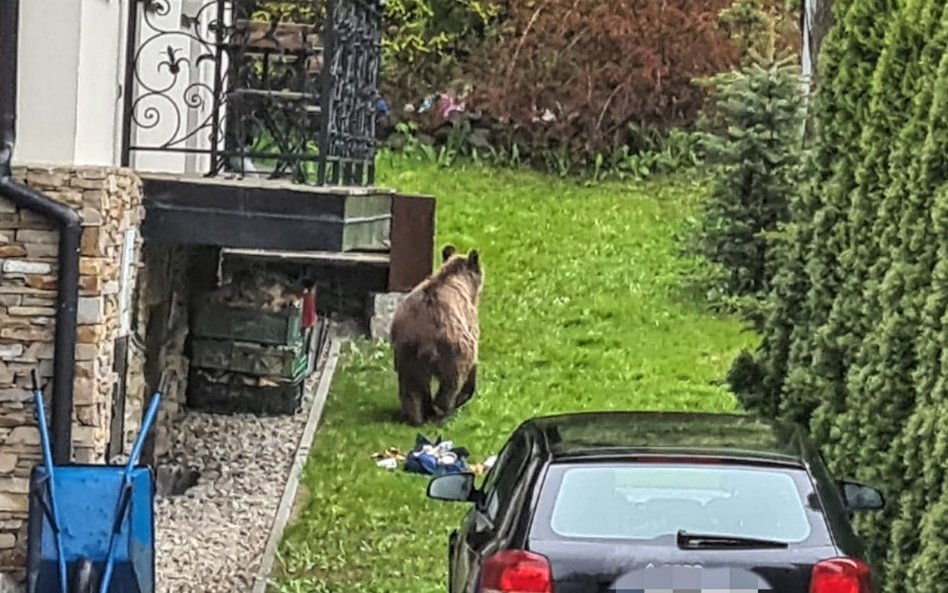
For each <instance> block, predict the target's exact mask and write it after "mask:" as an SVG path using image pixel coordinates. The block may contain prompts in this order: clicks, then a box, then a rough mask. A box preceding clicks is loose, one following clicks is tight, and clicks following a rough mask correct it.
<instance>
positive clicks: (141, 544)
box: [27, 465, 155, 593]
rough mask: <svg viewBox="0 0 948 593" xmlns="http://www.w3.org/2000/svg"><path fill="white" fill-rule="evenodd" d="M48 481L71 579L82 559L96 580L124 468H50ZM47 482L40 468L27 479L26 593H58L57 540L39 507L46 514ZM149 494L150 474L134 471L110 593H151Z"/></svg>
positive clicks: (140, 469) (141, 469)
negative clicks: (50, 478)
mask: <svg viewBox="0 0 948 593" xmlns="http://www.w3.org/2000/svg"><path fill="white" fill-rule="evenodd" d="M53 475H54V479H55V481H54V483H53V486H54V487H55V491H56V503H57V505H58V507H59V509H58V510H59V517H60V520H61V521H62V522H63V525H62V526H61V529H62V531H61V538H62V547H63V555H64V557H65V559H66V562H67V563H68V565H69V573H70V578H72V577H71V575H72V574H73V572H74V571H75V570H76V563H77V562H78V561H79V560H81V559H83V558H86V559H88V560H91V561H92V564H93V566H94V567H95V572H96V574H98V575H99V576H100V577H101V575H102V572H103V568H104V566H105V563H106V560H107V558H106V557H107V554H108V550H109V538H110V537H111V531H112V527H113V526H114V525H115V521H116V517H115V508H116V504H117V502H118V496H119V492H120V491H121V490H122V482H123V479H124V475H125V466H120V465H116V466H111V465H66V466H55V469H54V474H53ZM46 476H47V471H46V468H45V467H44V466H41V465H40V466H36V467H34V468H33V473H32V474H31V476H30V492H31V494H30V508H29V521H28V524H29V538H28V540H29V544H28V550H27V591H28V592H29V593H60V586H59V573H58V570H59V569H58V567H57V558H58V554H57V548H56V540H55V536H54V533H53V528H52V525H51V522H50V520H49V519H48V515H47V514H46V511H45V509H44V505H45V507H46V508H49V506H48V505H49V494H48V492H49V490H48V489H47V488H45V487H44V483H45V480H46ZM154 491H155V490H154V480H153V476H152V472H151V469H150V468H148V467H137V468H134V469H133V470H132V472H131V493H130V494H131V496H130V500H129V508H128V513H127V514H126V515H125V519H124V521H123V522H122V525H121V528H120V531H119V533H118V536H117V540H116V542H115V551H114V557H115V572H114V576H113V577H112V582H111V585H110V587H109V591H110V592H115V593H119V592H121V593H154V589H155V586H154V583H155V550H154V541H155V516H154Z"/></svg>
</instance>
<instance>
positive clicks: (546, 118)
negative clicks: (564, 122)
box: [533, 109, 556, 124]
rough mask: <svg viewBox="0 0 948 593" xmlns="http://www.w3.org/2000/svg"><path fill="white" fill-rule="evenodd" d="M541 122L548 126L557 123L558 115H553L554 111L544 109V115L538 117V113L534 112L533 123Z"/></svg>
mask: <svg viewBox="0 0 948 593" xmlns="http://www.w3.org/2000/svg"><path fill="white" fill-rule="evenodd" d="M541 121H542V122H543V123H547V124H549V123H552V122H555V121H556V114H555V113H553V111H551V110H550V109H544V110H543V113H541V114H540V115H536V112H535V111H534V116H533V123H537V122H541Z"/></svg>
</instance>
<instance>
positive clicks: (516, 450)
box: [484, 436, 526, 519]
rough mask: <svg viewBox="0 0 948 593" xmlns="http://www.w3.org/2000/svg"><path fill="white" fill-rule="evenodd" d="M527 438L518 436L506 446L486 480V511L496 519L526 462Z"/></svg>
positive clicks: (490, 516)
mask: <svg viewBox="0 0 948 593" xmlns="http://www.w3.org/2000/svg"><path fill="white" fill-rule="evenodd" d="M525 446H526V443H525V439H524V438H523V437H522V436H517V437H514V438H513V439H511V441H510V442H509V443H508V444H507V446H505V447H504V449H503V451H501V454H500V455H499V456H498V458H497V464H496V465H495V466H494V467H493V468H492V469H491V471H490V473H489V474H488V476H487V478H486V480H485V482H484V498H485V503H484V511H485V514H486V515H487V516H488V517H489V518H491V519H495V518H496V517H497V515H498V513H499V512H500V510H501V509H502V508H503V507H504V505H505V504H506V503H507V501H508V499H509V497H510V494H511V492H512V491H513V489H514V487H515V486H516V483H517V480H518V479H519V477H520V474H521V473H522V470H523V466H524V464H525V463H526V456H525Z"/></svg>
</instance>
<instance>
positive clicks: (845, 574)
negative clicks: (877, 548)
mask: <svg viewBox="0 0 948 593" xmlns="http://www.w3.org/2000/svg"><path fill="white" fill-rule="evenodd" d="M871 574H872V571H871V569H870V568H869V565H867V564H866V563H865V562H863V561H862V560H857V559H856V558H832V559H830V560H823V561H822V562H817V563H816V565H814V566H813V573H812V575H811V577H810V593H872V581H871V578H870V577H871Z"/></svg>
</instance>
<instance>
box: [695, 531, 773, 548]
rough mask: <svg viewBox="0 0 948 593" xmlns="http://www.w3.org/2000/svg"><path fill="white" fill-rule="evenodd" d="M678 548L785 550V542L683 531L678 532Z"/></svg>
mask: <svg viewBox="0 0 948 593" xmlns="http://www.w3.org/2000/svg"><path fill="white" fill-rule="evenodd" d="M678 547H679V548H681V549H683V550H702V549H767V548H775V549H779V548H786V547H788V546H787V542H779V541H775V540H769V539H757V538H753V537H741V536H739V535H712V534H707V533H688V532H687V531H685V530H684V529H681V530H679V531H678Z"/></svg>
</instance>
